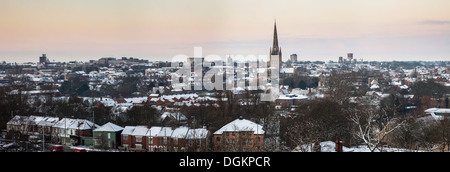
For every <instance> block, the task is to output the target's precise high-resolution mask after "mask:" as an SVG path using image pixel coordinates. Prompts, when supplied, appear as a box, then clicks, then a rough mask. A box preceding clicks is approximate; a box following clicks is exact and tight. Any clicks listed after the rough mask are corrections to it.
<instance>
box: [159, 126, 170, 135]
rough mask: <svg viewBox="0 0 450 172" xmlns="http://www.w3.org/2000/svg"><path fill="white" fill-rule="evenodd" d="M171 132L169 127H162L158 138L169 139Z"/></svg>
mask: <svg viewBox="0 0 450 172" xmlns="http://www.w3.org/2000/svg"><path fill="white" fill-rule="evenodd" d="M172 133H173V130H172V128H171V127H163V128H161V131H160V132H159V133H158V136H159V137H170V136H172Z"/></svg>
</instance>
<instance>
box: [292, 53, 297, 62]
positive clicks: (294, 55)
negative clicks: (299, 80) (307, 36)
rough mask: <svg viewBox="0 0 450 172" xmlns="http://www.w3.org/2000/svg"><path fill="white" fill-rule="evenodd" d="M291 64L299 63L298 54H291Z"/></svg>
mask: <svg viewBox="0 0 450 172" xmlns="http://www.w3.org/2000/svg"><path fill="white" fill-rule="evenodd" d="M291 62H297V54H291Z"/></svg>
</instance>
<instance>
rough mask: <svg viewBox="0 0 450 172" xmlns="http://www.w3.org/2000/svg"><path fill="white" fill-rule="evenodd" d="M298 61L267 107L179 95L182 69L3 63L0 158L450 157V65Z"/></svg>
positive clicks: (227, 95) (254, 93)
mask: <svg viewBox="0 0 450 172" xmlns="http://www.w3.org/2000/svg"><path fill="white" fill-rule="evenodd" d="M293 57H294V54H293V55H291V59H289V60H287V61H284V62H283V63H282V64H281V69H279V74H280V78H279V94H278V95H277V97H276V99H275V100H274V101H269V102H266V101H261V100H260V97H259V94H261V93H262V90H259V89H248V88H249V87H239V86H236V87H234V88H232V89H227V90H213V91H211V90H205V89H201V90H189V89H188V90H185V89H175V88H174V87H173V86H172V84H171V82H172V79H174V78H172V76H173V75H172V74H173V73H174V72H175V71H177V70H178V69H179V67H172V66H171V64H170V63H169V62H149V61H147V60H140V59H137V58H132V57H130V58H127V57H122V58H120V59H116V58H112V57H109V58H101V59H99V60H90V61H89V62H77V61H71V62H50V61H49V60H48V59H47V57H46V54H43V55H42V57H41V58H40V59H41V61H40V62H39V63H22V64H19V63H6V62H3V63H1V64H0V96H1V99H0V107H1V108H0V109H1V110H0V111H1V112H0V113H1V117H2V118H1V125H0V126H1V128H2V138H1V140H0V141H1V150H2V151H59V150H60V149H56V148H55V147H58V146H64V148H65V149H64V150H65V151H79V150H83V151H86V150H87V151H149V152H154V151H174V152H175V151H176V152H178V151H238V152H244V151H251V152H260V151H294V152H297V151H333V152H334V151H448V150H449V143H448V142H445V141H444V140H448V137H449V136H448V135H447V136H438V135H436V134H435V133H432V131H435V132H438V131H450V129H449V125H448V124H449V123H448V119H447V117H448V116H449V115H450V109H449V100H448V99H449V97H450V92H449V90H450V89H449V88H450V72H449V71H450V64H449V62H396V61H393V62H367V61H362V60H360V61H357V60H355V59H353V60H351V59H350V57H353V54H351V56H350V53H349V55H348V57H349V58H348V59H349V60H347V59H345V60H344V59H343V58H342V57H340V58H339V60H338V61H336V62H333V61H329V62H321V61H314V62H311V61H297V55H295V58H293ZM42 59H44V60H42ZM227 60H228V62H231V64H234V66H235V70H234V71H235V72H242V73H244V74H245V76H246V77H244V79H245V80H246V82H251V80H252V79H254V78H255V76H256V75H258V74H254V73H251V72H250V71H249V70H248V69H247V68H246V67H248V66H249V65H248V62H246V61H238V60H233V59H231V58H229V59H227ZM215 68H216V69H217V68H219V67H217V66H216V67H215ZM208 70H210V67H203V68H202V71H203V72H204V73H205V72H206V71H208ZM218 71H219V73H220V72H226V69H225V68H223V69H220V70H218ZM194 74H195V73H194V72H192V76H193V75H194ZM190 81H191V80H190ZM246 86H247V85H246ZM258 88H259V87H258ZM263 89H264V88H263ZM358 128H360V129H361V130H359V129H358ZM431 129H433V130H431ZM407 131H409V132H407ZM405 135H410V137H406V136H405ZM431 136H433V137H431ZM402 138H410V139H411V140H404V139H402Z"/></svg>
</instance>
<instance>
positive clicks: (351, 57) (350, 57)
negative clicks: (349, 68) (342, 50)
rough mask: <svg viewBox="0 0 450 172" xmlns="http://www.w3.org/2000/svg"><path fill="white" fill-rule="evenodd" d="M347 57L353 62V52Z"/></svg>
mask: <svg viewBox="0 0 450 172" xmlns="http://www.w3.org/2000/svg"><path fill="white" fill-rule="evenodd" d="M347 59H348V61H350V62H351V61H352V60H353V53H347Z"/></svg>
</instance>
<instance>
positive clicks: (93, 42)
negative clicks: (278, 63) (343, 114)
mask: <svg viewBox="0 0 450 172" xmlns="http://www.w3.org/2000/svg"><path fill="white" fill-rule="evenodd" d="M448 7H450V2H449V1H445V0H432V1H421V0H409V1H407V0H390V1H388V0H380V1H376V2H361V1H358V0H344V1H338V2H334V1H325V0H319V1H309V0H308V1H301V2H298V1H291V0H287V1H282V2H277V1H264V2H260V1H255V0H250V1H245V2H241V1H237V0H229V1H216V0H208V1H206V0H194V1H188V2H184V1H182V2H179V1H172V0H169V1H140V0H137V1H133V2H129V1H128V2H127V1H120V0H112V1H111V0H110V1H104V0H97V1H94V2H92V1H86V0H81V1H54V0H42V1H37V2H35V1H24V0H14V1H10V0H4V1H1V2H0V9H1V10H0V21H2V22H0V38H2V39H0V61H7V62H37V61H38V57H39V56H40V55H41V54H47V55H48V57H49V59H50V60H51V61H52V60H56V61H71V60H77V61H88V60H91V59H98V58H101V57H118V58H119V57H136V58H140V59H145V60H150V61H170V60H171V57H173V56H175V55H177V54H186V55H193V53H194V52H193V49H194V47H198V46H200V47H203V51H204V53H203V54H204V55H208V54H218V55H221V56H225V55H227V54H243V55H248V54H255V55H268V54H269V53H268V51H269V50H270V45H271V44H272V43H271V42H272V34H273V30H272V29H273V22H274V20H275V19H276V21H277V25H278V39H279V42H280V47H281V48H282V49H283V52H284V53H283V54H284V56H283V61H286V60H288V59H289V55H290V54H297V55H298V60H300V61H307V60H309V61H314V60H321V61H328V60H333V61H337V60H338V57H339V56H345V55H346V54H347V53H350V52H351V53H354V54H355V58H356V59H357V60H360V59H361V58H362V59H364V60H367V61H392V60H398V61H409V60H411V61H412V60H424V61H441V60H442V61H445V60H448V59H449V57H450V49H449V47H450V46H449V45H450V13H448Z"/></svg>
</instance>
